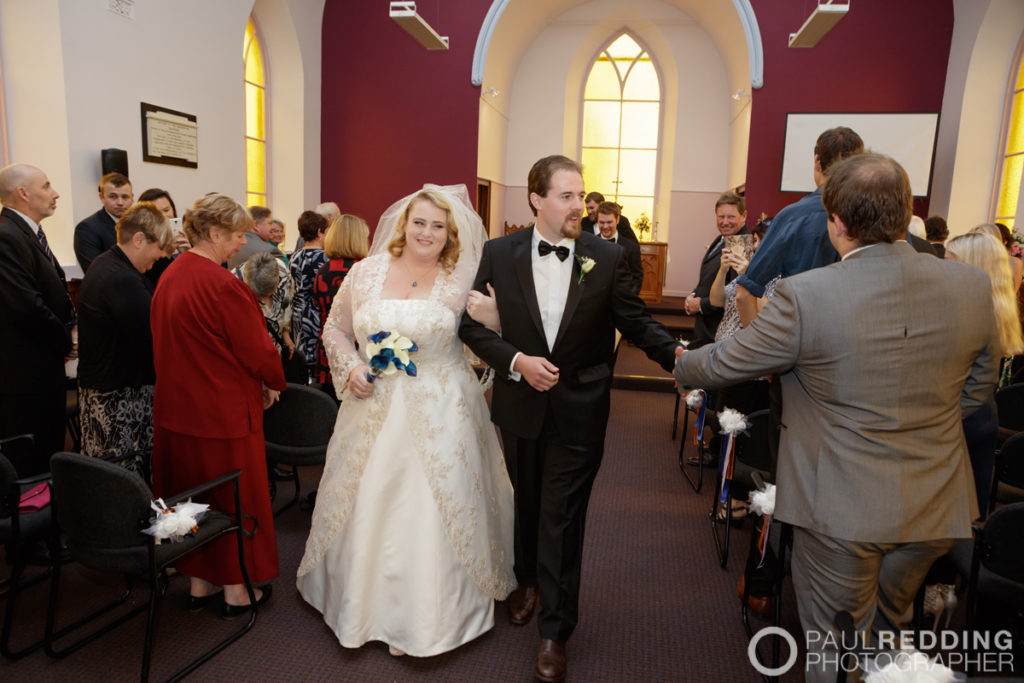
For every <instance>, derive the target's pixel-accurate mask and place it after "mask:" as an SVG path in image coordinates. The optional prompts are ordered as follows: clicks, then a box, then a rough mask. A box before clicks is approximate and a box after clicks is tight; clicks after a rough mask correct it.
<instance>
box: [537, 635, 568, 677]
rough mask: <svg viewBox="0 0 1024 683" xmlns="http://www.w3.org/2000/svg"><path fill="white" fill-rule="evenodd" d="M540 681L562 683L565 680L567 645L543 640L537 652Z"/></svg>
mask: <svg viewBox="0 0 1024 683" xmlns="http://www.w3.org/2000/svg"><path fill="white" fill-rule="evenodd" d="M534 673H536V675H537V680H538V681H544V683H562V681H564V680H565V644H564V643H559V642H556V641H554V640H549V639H548V638H542V639H541V641H540V649H539V650H537V670H536V671H535V672H534Z"/></svg>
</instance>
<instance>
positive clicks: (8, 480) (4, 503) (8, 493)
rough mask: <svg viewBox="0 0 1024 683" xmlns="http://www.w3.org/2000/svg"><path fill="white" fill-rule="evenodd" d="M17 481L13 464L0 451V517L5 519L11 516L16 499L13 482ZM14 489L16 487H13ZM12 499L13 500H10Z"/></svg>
mask: <svg viewBox="0 0 1024 683" xmlns="http://www.w3.org/2000/svg"><path fill="white" fill-rule="evenodd" d="M16 481H18V473H17V471H15V469H14V465H12V464H11V461H10V460H8V459H7V458H6V457H5V456H4V455H3V454H2V453H0V519H7V518H8V517H10V516H11V511H12V509H13V508H14V507H15V506H16V505H17V501H18V499H17V498H15V497H14V496H13V493H14V491H12V490H11V489H12V487H14V482H16ZM14 490H15V491H16V490H17V488H16V487H15V489H14ZM12 499H13V500H12Z"/></svg>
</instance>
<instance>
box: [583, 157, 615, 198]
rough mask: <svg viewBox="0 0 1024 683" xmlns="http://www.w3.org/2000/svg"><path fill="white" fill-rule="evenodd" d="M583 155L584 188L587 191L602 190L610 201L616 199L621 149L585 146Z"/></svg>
mask: <svg viewBox="0 0 1024 683" xmlns="http://www.w3.org/2000/svg"><path fill="white" fill-rule="evenodd" d="M582 156H583V188H584V189H585V190H586V191H587V192H600V193H601V194H603V195H604V198H605V199H607V200H608V201H615V195H616V188H617V187H618V184H617V183H616V182H615V181H616V180H617V178H618V166H619V151H618V150H617V149H587V148H583V155H582Z"/></svg>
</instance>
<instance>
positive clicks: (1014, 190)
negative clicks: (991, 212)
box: [996, 154, 1024, 216]
mask: <svg viewBox="0 0 1024 683" xmlns="http://www.w3.org/2000/svg"><path fill="white" fill-rule="evenodd" d="M1022 167H1024V154H1018V155H1016V156H1012V157H1007V159H1006V163H1005V165H1004V166H1003V181H1002V185H1001V186H1000V188H999V204H998V208H997V209H996V214H998V215H1000V216H1016V215H1017V195H1018V194H1019V193H1020V174H1021V169H1022Z"/></svg>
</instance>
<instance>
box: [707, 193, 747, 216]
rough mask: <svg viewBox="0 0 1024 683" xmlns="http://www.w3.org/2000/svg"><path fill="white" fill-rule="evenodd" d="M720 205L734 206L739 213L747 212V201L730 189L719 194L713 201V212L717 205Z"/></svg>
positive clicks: (716, 209)
mask: <svg viewBox="0 0 1024 683" xmlns="http://www.w3.org/2000/svg"><path fill="white" fill-rule="evenodd" d="M722 205H730V206H735V207H736V210H737V211H738V212H740V213H741V214H743V213H746V212H747V201H746V200H745V199H743V197H741V196H739V195H738V194H736V193H735V192H733V191H732V190H728V191H726V192H723V193H722V194H721V195H719V197H718V201H717V202H715V212H717V211H718V207H720V206H722Z"/></svg>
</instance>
